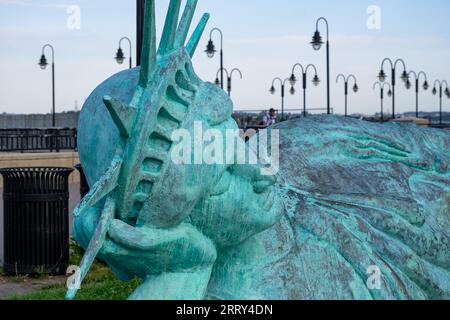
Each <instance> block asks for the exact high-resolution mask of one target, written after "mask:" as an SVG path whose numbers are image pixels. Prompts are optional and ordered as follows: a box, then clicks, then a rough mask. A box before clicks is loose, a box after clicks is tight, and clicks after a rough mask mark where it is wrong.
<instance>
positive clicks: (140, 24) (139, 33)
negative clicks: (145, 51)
mask: <svg viewBox="0 0 450 320" xmlns="http://www.w3.org/2000/svg"><path fill="white" fill-rule="evenodd" d="M144 17H145V0H136V66H140V65H141V54H142V42H143V37H144Z"/></svg>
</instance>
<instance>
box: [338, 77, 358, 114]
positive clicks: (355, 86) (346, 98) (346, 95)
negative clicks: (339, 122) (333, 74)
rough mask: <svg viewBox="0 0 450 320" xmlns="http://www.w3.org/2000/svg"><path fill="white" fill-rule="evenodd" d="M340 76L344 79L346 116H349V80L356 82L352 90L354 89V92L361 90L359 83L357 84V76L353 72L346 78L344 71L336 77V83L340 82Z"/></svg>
mask: <svg viewBox="0 0 450 320" xmlns="http://www.w3.org/2000/svg"><path fill="white" fill-rule="evenodd" d="M340 78H342V79H344V94H345V116H346V117H347V116H348V113H347V104H348V103H347V102H348V83H349V81H350V80H351V79H353V80H354V82H355V84H354V85H353V88H352V90H353V92H354V93H357V92H358V91H359V87H358V84H357V80H356V77H355V76H354V75H353V74H351V75H349V76H348V77H347V78H346V77H345V75H343V74H342V73H341V74H339V75H338V76H337V78H336V83H338V82H339V79H340Z"/></svg>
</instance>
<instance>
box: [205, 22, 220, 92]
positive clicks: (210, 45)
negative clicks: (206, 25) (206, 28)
mask: <svg viewBox="0 0 450 320" xmlns="http://www.w3.org/2000/svg"><path fill="white" fill-rule="evenodd" d="M214 31H217V32H219V34H220V69H219V70H220V85H221V88H222V89H223V71H224V67H223V33H222V30H220V29H219V28H214V29H212V30H211V32H210V33H209V41H208V45H207V46H206V50H205V52H206V54H207V56H208V58H214V55H215V54H216V52H217V50H216V46H215V45H214V42H213V40H212V35H213V33H214Z"/></svg>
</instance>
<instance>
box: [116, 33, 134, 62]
mask: <svg viewBox="0 0 450 320" xmlns="http://www.w3.org/2000/svg"><path fill="white" fill-rule="evenodd" d="M123 40H127V41H128V43H129V45H130V58H129V61H130V69H131V68H133V60H132V50H133V48H132V46H133V45H132V43H131V40H130V39H129V38H128V37H123V38H121V39H120V40H119V49H117V53H116V57H115V58H114V59H116V61H117V63H118V64H122V63H123V62H124V61H125V55H124V54H123V50H122V41H123Z"/></svg>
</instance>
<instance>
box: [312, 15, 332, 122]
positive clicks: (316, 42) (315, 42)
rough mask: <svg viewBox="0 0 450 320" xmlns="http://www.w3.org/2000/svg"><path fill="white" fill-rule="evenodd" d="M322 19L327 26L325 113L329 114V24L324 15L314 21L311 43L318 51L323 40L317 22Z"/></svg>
mask: <svg viewBox="0 0 450 320" xmlns="http://www.w3.org/2000/svg"><path fill="white" fill-rule="evenodd" d="M320 21H323V22H325V24H326V27H327V43H326V47H327V113H328V114H331V101H330V100H331V97H330V41H329V39H330V33H329V25H328V20H327V19H325V18H324V17H320V18H319V19H317V21H316V31H315V32H314V36H313V38H312V41H311V45H312V47H313V49H314V50H316V51H319V50H320V48H321V47H322V45H323V41H322V36H321V35H320V32H319V22H320Z"/></svg>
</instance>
